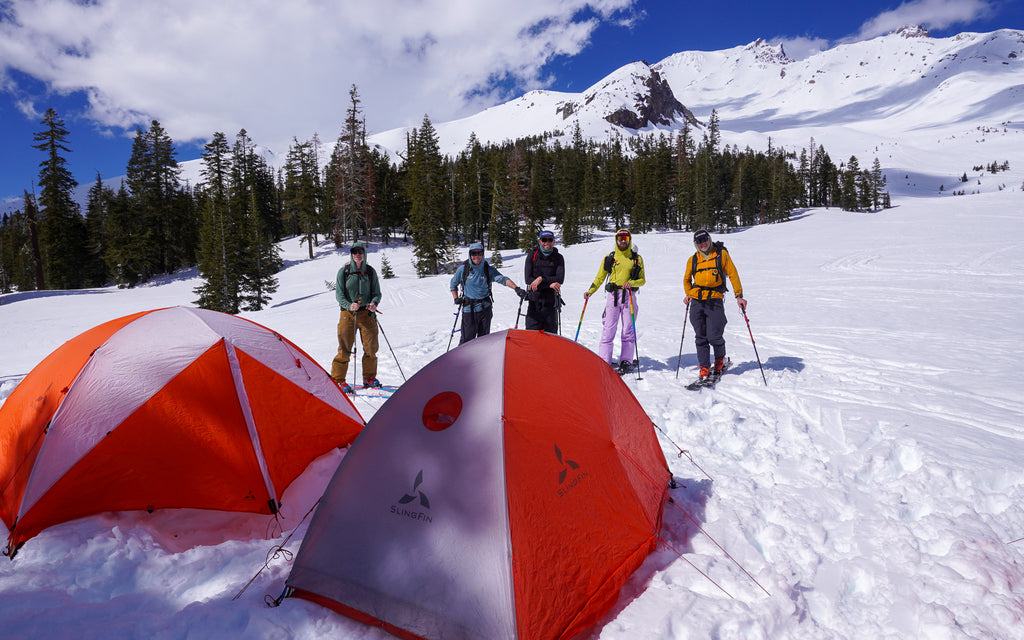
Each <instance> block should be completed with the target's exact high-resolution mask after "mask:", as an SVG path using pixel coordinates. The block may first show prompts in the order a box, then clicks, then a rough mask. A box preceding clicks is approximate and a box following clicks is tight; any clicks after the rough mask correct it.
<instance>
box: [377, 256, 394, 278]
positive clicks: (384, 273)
mask: <svg viewBox="0 0 1024 640" xmlns="http://www.w3.org/2000/svg"><path fill="white" fill-rule="evenodd" d="M380 275H381V277H382V278H384V279H385V280H390V279H392V278H395V277H396V276H395V270H394V269H392V268H391V261H390V260H388V255H387V254H386V253H385V254H383V255H382V256H381V257H380Z"/></svg>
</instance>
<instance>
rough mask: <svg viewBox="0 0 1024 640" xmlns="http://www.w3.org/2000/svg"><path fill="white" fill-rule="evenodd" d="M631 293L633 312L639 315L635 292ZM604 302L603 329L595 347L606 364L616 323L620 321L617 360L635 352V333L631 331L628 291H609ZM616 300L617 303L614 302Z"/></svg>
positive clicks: (627, 358)
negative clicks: (619, 348)
mask: <svg viewBox="0 0 1024 640" xmlns="http://www.w3.org/2000/svg"><path fill="white" fill-rule="evenodd" d="M632 294H633V313H634V315H639V313H640V308H639V307H638V306H637V303H636V300H637V296H636V292H635V291H634V292H632ZM607 296H608V297H607V299H606V300H605V303H604V315H602V316H601V318H602V319H603V323H602V324H603V326H604V330H603V331H602V332H601V344H600V346H598V348H597V355H599V356H601V358H603V359H604V361H605V362H607V363H608V364H611V363H612V347H613V345H614V342H615V329H616V325H617V324H618V323H619V322H620V321H621V322H622V338H621V351H620V354H619V360H632V359H633V356H634V354H636V335H634V333H633V318H632V317H631V316H630V313H629V292H627V291H626V290H625V289H620V290H618V291H610V292H608V294H607ZM616 302H618V304H616Z"/></svg>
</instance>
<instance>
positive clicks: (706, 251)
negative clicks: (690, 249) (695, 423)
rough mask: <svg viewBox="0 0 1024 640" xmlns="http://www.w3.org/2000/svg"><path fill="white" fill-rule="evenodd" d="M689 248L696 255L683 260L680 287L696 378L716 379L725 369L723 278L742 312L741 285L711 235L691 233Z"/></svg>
mask: <svg viewBox="0 0 1024 640" xmlns="http://www.w3.org/2000/svg"><path fill="white" fill-rule="evenodd" d="M693 246H694V247H696V248H697V252H696V253H694V254H693V257H692V258H690V259H689V260H687V261H686V273H685V274H684V275H683V286H684V287H685V288H686V297H685V298H684V299H683V302H684V303H687V304H689V305H690V324H691V325H693V334H694V336H693V341H694V343H695V345H696V347H697V363H698V364H699V365H700V379H701V380H707V379H708V378H712V379H717V378H718V376H720V375H722V368H723V367H724V366H725V337H724V335H725V325H726V323H727V322H728V321H727V320H726V318H725V292H726V291H728V289H727V288H726V286H725V279H726V278H727V277H728V278H729V282H731V283H732V288H733V290H734V291H735V292H736V304H738V305H739V307H740V309H741V310H742V311H743V312H744V313H746V311H747V301H746V299H745V298H744V297H743V285H742V284H741V283H740V276H739V274H738V273H737V272H736V265H734V264H733V262H732V258H731V257H729V252H728V251H726V249H725V245H724V244H722V243H721V242H712V241H711V234H710V233H708V232H707V231H706V230H704V229H701V230H699V231H697V232H696V233H694V234H693ZM712 348H714V351H715V362H714V368H713V369H712V364H711V349H712Z"/></svg>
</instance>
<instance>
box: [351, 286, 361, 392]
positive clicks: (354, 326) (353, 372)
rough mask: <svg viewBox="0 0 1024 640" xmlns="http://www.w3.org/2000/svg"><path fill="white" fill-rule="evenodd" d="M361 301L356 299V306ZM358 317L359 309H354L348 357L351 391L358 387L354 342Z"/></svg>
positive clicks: (356, 336)
mask: <svg viewBox="0 0 1024 640" xmlns="http://www.w3.org/2000/svg"><path fill="white" fill-rule="evenodd" d="M362 301H363V298H362V297H359V298H356V304H357V305H358V304H359V303H360V302H362ZM358 316H359V309H356V310H355V311H353V312H352V354H351V355H350V356H349V359H350V360H351V361H352V388H353V389H355V388H356V386H358V385H357V384H356V382H357V381H358V380H359V375H358V373H359V372H358V371H357V370H356V353H357V352H358V349H356V340H358V339H359V335H358V333H357V332H358V331H359V323H358V322H356V319H357V317H358Z"/></svg>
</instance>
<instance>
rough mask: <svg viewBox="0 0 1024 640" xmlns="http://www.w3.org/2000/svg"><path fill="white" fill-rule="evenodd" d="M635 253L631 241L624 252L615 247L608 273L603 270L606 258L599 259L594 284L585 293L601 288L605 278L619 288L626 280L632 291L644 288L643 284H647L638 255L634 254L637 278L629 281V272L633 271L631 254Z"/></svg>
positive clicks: (641, 261) (642, 263) (641, 259)
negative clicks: (599, 262)
mask: <svg viewBox="0 0 1024 640" xmlns="http://www.w3.org/2000/svg"><path fill="white" fill-rule="evenodd" d="M635 251H636V249H634V247H633V242H632V241H630V243H629V247H627V248H626V250H625V251H621V250H620V249H619V246H618V245H615V251H614V254H613V255H612V268H611V270H610V271H609V270H607V269H605V268H604V265H605V262H607V260H606V258H607V256H605V258H602V259H601V267H600V268H599V269H598V270H597V277H596V278H594V284H592V285H590V288H589V289H587V292H588V293H594V292H595V291H597V290H598V289H599V288H601V285H603V284H604V281H605V278H607V279H608V282H611V283H612V284H616V285H618V286H620V287H621V286H622V285H624V284H625V283H626V281H627V280H628V281H629V286H630V287H631V288H633V289H637V288H639V287H642V286H644V283H646V282H647V280H646V279H645V276H644V259H643V258H641V257H640V254H639V253H638V254H636V265H637V266H638V267H639V269H638V273H637V277H636V278H634V279H630V277H629V275H630V271H632V270H633V253H634V252H635Z"/></svg>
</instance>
